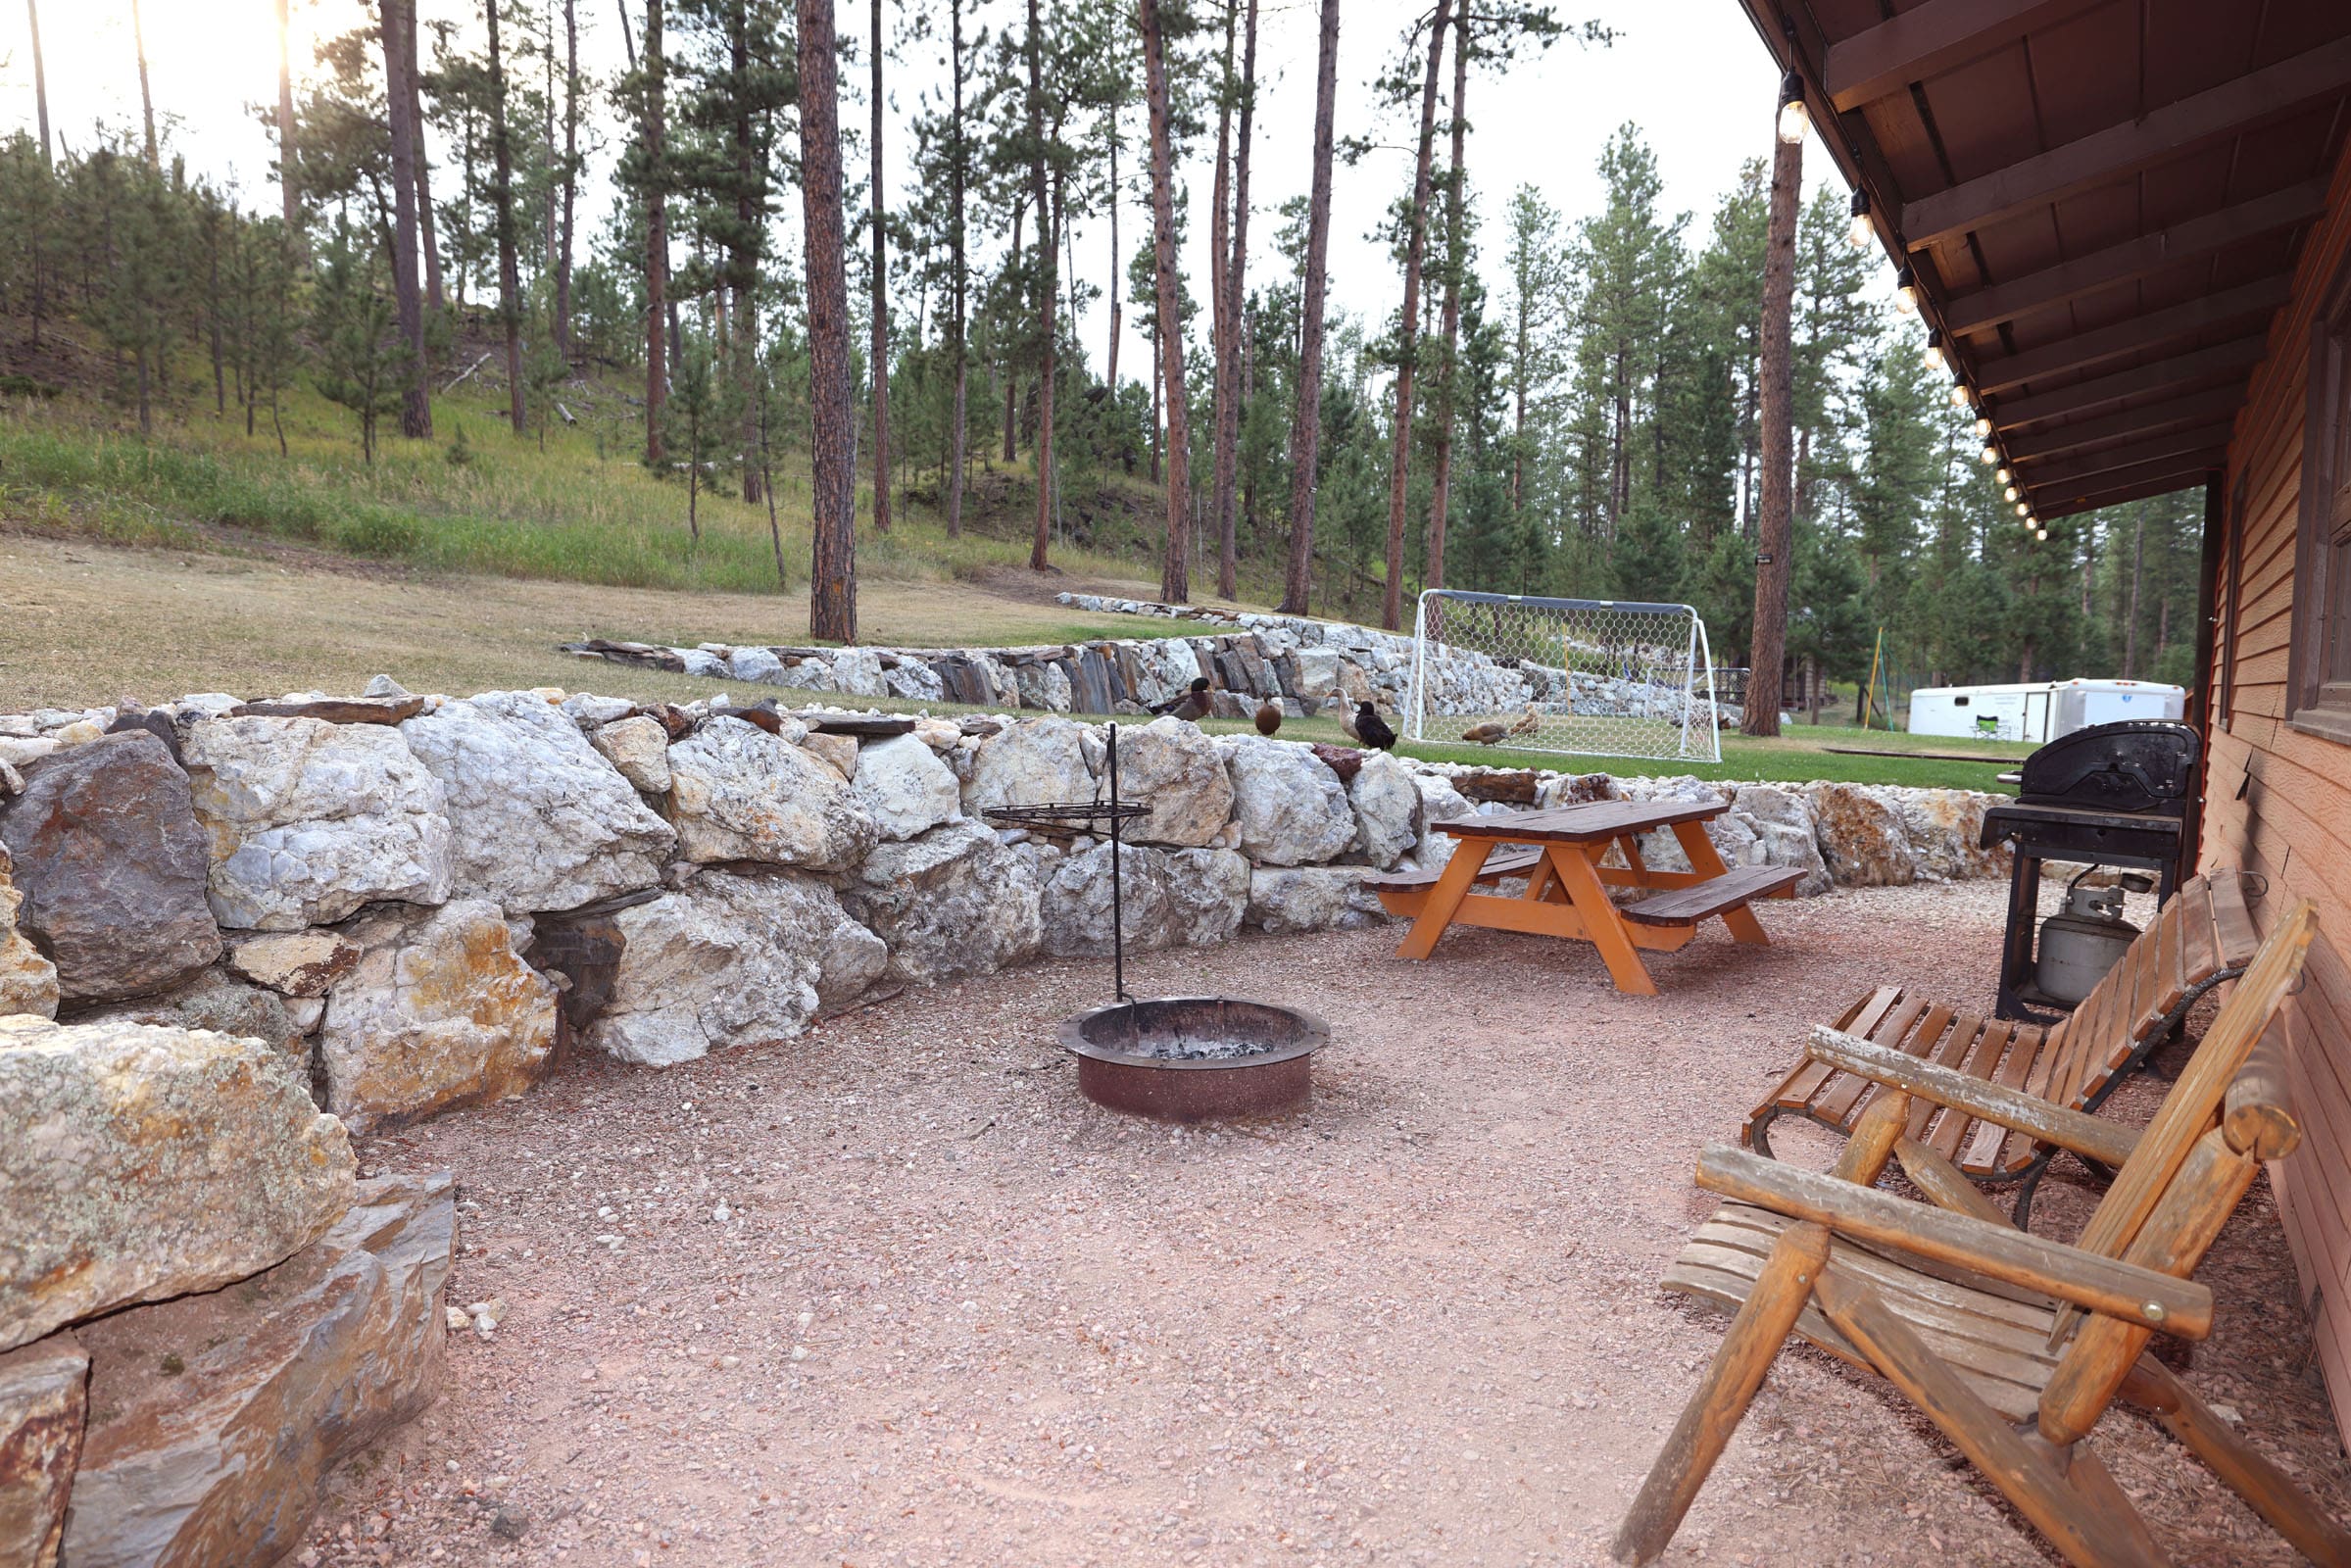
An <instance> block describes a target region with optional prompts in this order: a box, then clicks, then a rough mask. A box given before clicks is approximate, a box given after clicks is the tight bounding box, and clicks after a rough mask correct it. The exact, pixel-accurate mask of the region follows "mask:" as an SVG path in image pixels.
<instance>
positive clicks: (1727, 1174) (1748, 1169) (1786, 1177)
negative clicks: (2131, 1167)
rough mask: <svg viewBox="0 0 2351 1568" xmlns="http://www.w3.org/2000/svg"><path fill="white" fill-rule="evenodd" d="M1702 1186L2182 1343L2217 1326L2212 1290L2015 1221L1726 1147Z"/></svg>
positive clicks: (1716, 1152) (1707, 1163)
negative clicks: (2001, 1221)
mask: <svg viewBox="0 0 2351 1568" xmlns="http://www.w3.org/2000/svg"><path fill="white" fill-rule="evenodd" d="M1697 1183H1698V1186H1700V1187H1702V1188H1704V1189H1705V1190H1706V1191H1707V1192H1710V1193H1720V1194H1722V1195H1723V1196H1724V1197H1725V1198H1733V1199H1737V1200H1738V1201H1740V1202H1742V1203H1753V1204H1755V1205H1756V1206H1757V1207H1759V1208H1768V1209H1770V1210H1772V1211H1773V1212H1774V1213H1778V1214H1786V1215H1787V1216H1788V1218H1790V1219H1799V1220H1810V1221H1812V1222H1813V1223H1815V1224H1819V1225H1826V1226H1827V1227H1828V1228H1829V1229H1830V1230H1832V1231H1834V1232H1836V1233H1837V1235H1839V1236H1847V1237H1850V1238H1852V1239H1853V1240H1855V1241H1859V1242H1867V1243H1869V1244H1870V1245H1871V1246H1873V1247H1886V1248H1892V1249H1894V1250H1897V1251H1903V1252H1909V1253H1911V1254H1913V1255H1914V1256H1918V1257H1924V1258H1930V1259H1932V1260H1934V1261H1935V1262H1938V1263H1947V1264H1951V1265H1953V1266H1955V1267H1958V1268H1965V1269H1973V1270H1974V1271H1975V1272H1977V1273H1979V1274H1983V1275H1985V1276H1987V1277H1989V1278H1991V1279H1995V1280H2001V1281H2004V1282H2006V1283H2008V1284H2010V1285H2018V1286H2022V1287H2024V1288H2025V1289H2027V1290H2032V1291H2039V1292H2041V1293H2043V1294H2045V1295H2048V1296H2053V1297H2056V1298H2057V1299H2059V1300H2062V1301H2071V1302H2073V1303H2074V1304H2075V1305H2077V1306H2082V1307H2085V1308H2087V1309H2088V1310H2090V1311H2092V1312H2096V1313H2099V1314H2101V1315H2102V1316H2106V1317H2111V1318H2117V1319H2120V1320H2121V1321H2123V1322H2125V1323H2130V1324H2132V1325H2134V1326H2136V1327H2139V1328H2145V1329H2157V1330H2160V1331H2162V1332H2163V1333H2166V1334H2171V1335H2176V1336H2178V1337H2179V1338H2180V1339H2183V1340H2200V1339H2203V1338H2205V1337H2206V1336H2207V1335H2209V1334H2210V1333H2211V1332H2212V1292H2211V1291H2209V1290H2207V1289H2205V1288H2204V1287H2203V1286H2201V1285H2198V1284H2197V1283H2196V1282H2195V1281H2193V1280H2182V1279H2175V1278H2174V1277H2173V1276H2171V1275H2169V1274H2162V1273H2158V1272H2156V1271H2155V1270H2154V1269H2150V1268H2141V1267H2139V1266H2138V1265H2137V1264H2135V1263H2126V1262H2124V1261H2122V1260H2121V1259H2120V1258H2113V1257H2107V1256H2104V1255H2102V1254H2100V1253H2097V1252H2086V1251H2083V1250H2082V1249H2081V1248H2078V1247H2068V1246H2066V1245H2065V1244H2064V1243H2062V1242H2052V1241H2047V1240H2045V1239H2043V1238H2041V1237H2038V1236H2033V1235H2030V1234H2028V1233H2026V1232H2024V1231H2020V1230H2017V1229H2015V1228H2013V1227H2011V1226H2006V1225H1995V1224H1992V1223H1991V1222H1990V1221H1988V1220H1983V1219H1978V1218H1976V1217H1975V1216H1973V1215H1970V1214H1957V1213H1952V1212H1950V1211H1949V1210H1946V1209H1940V1208H1935V1207H1934V1206H1933V1205H1931V1204H1927V1203H1916V1202H1912V1201H1910V1200H1908V1199H1906V1198H1896V1197H1894V1196H1893V1195H1892V1194H1891V1193H1882V1192H1879V1191H1878V1190H1877V1189H1875V1188H1872V1187H1862V1186H1859V1185H1858V1184H1856V1183H1853V1182H1848V1181H1840V1180H1838V1179H1837V1177H1835V1176H1825V1175H1822V1174H1821V1173H1819V1172H1818V1171H1808V1170H1800V1169H1798V1168H1797V1167H1795V1166H1793V1165H1783V1164H1782V1163H1780V1162H1779V1161H1778V1160H1776V1159H1766V1158H1764V1157H1763V1156H1762V1155H1761V1154H1750V1153H1748V1152H1746V1151H1745V1150H1742V1149H1732V1148H1730V1147H1728V1146H1726V1145H1722V1144H1712V1145H1709V1146H1707V1149H1706V1151H1705V1152H1704V1153H1702V1154H1700V1155H1699V1156H1698V1175H1697Z"/></svg>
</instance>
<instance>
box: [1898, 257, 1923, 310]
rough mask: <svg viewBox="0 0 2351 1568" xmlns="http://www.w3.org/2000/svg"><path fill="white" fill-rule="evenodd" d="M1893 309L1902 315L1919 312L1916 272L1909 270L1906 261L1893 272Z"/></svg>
mask: <svg viewBox="0 0 2351 1568" xmlns="http://www.w3.org/2000/svg"><path fill="white" fill-rule="evenodd" d="M1894 309H1895V310H1897V311H1900V312H1901V313H1902V314H1903V315H1904V316H1916V315H1918V313H1919V280H1918V274H1917V273H1916V272H1913V271H1912V270H1910V264H1909V263H1907V262H1905V263H1903V264H1902V268H1901V270H1899V271H1897V272H1895V273H1894Z"/></svg>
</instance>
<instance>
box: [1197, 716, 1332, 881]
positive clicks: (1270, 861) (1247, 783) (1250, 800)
mask: <svg viewBox="0 0 2351 1568" xmlns="http://www.w3.org/2000/svg"><path fill="white" fill-rule="evenodd" d="M1218 744H1219V745H1220V746H1222V747H1224V748H1225V758H1226V767H1227V769H1228V770H1229V771H1230V773H1231V776H1232V781H1233V819H1234V821H1236V822H1238V823H1239V824H1240V825H1241V851H1242V853H1243V854H1245V855H1247V856H1248V857H1249V858H1250V859H1251V860H1252V861H1254V862H1256V863H1257V864H1259V865H1306V864H1312V863H1314V862H1317V861H1323V860H1333V859H1337V858H1339V857H1340V856H1342V855H1345V854H1346V853H1347V847H1348V846H1349V845H1350V844H1352V843H1353V842H1354V839H1355V812H1354V809H1353V808H1352V807H1350V806H1349V805H1348V804H1347V791H1346V790H1345V789H1343V788H1342V787H1341V786H1340V783H1339V779H1338V776H1337V775H1336V774H1334V773H1333V772H1332V771H1331V770H1330V768H1328V767H1326V766H1325V765H1323V762H1322V760H1320V759H1319V758H1317V757H1316V756H1315V755H1314V754H1313V752H1311V751H1310V750H1308V749H1307V748H1306V747H1304V746H1300V745H1296V744H1294V743H1292V742H1289V741H1278V740H1268V739H1266V738H1265V737H1263V736H1258V735H1242V736H1235V737H1232V738H1230V739H1227V740H1223V741H1220V742H1219V743H1218Z"/></svg>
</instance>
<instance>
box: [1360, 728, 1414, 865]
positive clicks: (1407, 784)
mask: <svg viewBox="0 0 2351 1568" xmlns="http://www.w3.org/2000/svg"><path fill="white" fill-rule="evenodd" d="M1347 804H1348V805H1349V806H1350V807H1351V808H1353V809H1354V813H1355V842H1354V848H1355V851H1356V853H1358V854H1360V855H1361V856H1362V857H1363V858H1365V859H1366V860H1368V861H1370V862H1371V863H1372V864H1373V865H1376V866H1378V867H1379V868H1380V869H1381V870H1383V871H1385V870H1387V869H1388V868H1389V867H1390V866H1392V865H1394V864H1396V861H1398V860H1400V859H1402V858H1404V857H1405V856H1406V855H1408V854H1410V853H1411V851H1412V848H1413V846H1415V845H1416V844H1418V843H1419V842H1420V831H1421V814H1420V813H1421V794H1420V787H1419V785H1418V784H1417V783H1415V782H1414V780H1413V776H1412V771H1411V769H1409V768H1407V767H1405V766H1404V764H1403V763H1401V762H1399V761H1397V760H1396V759H1395V758H1393V757H1391V756H1389V755H1388V754H1387V753H1386V752H1366V753H1365V754H1364V757H1363V765H1362V766H1361V767H1360V768H1358V769H1357V770H1356V772H1355V776H1354V777H1353V778H1352V779H1350V780H1349V781H1348V782H1347Z"/></svg>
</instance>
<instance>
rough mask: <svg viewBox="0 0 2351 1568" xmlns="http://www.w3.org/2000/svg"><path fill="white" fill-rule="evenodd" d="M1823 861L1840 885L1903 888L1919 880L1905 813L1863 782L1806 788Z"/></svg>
mask: <svg viewBox="0 0 2351 1568" xmlns="http://www.w3.org/2000/svg"><path fill="white" fill-rule="evenodd" d="M1804 803H1805V805H1807V806H1809V807H1810V808H1811V809H1812V826H1813V833H1814V837H1815V838H1816V839H1817V840H1818V842H1819V844H1820V847H1821V858H1822V859H1823V860H1824V861H1825V862H1827V864H1828V867H1829V874H1830V875H1831V876H1833V877H1835V878H1836V879H1837V885H1838V886H1839V887H1848V888H1853V887H1862V888H1876V887H1898V886H1902V885H1904V884H1907V883H1911V882H1915V881H1917V880H1918V858H1917V856H1916V854H1915V853H1914V852H1913V851H1912V849H1911V847H1910V834H1909V832H1908V830H1907V829H1905V828H1904V827H1903V825H1902V817H1901V813H1900V812H1898V811H1896V810H1895V809H1893V808H1892V807H1890V806H1888V805H1886V803H1885V802H1884V801H1881V800H1879V799H1877V798H1876V797H1875V796H1874V795H1872V794H1871V793H1870V791H1868V790H1867V789H1865V788H1863V787H1862V786H1861V785H1858V784H1835V783H1820V784H1808V785H1806V786H1805V787H1804Z"/></svg>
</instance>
